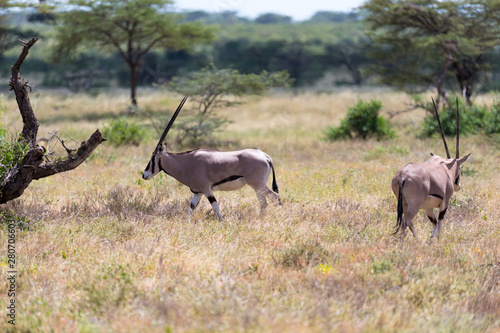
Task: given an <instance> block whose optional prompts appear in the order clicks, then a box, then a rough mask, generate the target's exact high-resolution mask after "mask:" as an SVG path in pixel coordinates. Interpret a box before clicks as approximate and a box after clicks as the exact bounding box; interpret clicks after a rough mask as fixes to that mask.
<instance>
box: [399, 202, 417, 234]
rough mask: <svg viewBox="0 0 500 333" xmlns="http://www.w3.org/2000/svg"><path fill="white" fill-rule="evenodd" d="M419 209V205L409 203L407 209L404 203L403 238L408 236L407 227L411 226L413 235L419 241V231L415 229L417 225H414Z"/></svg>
mask: <svg viewBox="0 0 500 333" xmlns="http://www.w3.org/2000/svg"><path fill="white" fill-rule="evenodd" d="M418 211H419V206H416V208H415V206H411V205H407V206H406V209H405V206H404V205H403V238H404V237H405V236H406V227H409V228H410V231H411V233H412V234H413V237H415V239H416V240H417V241H418V236H417V232H416V231H415V227H414V226H413V222H412V220H413V218H414V217H415V216H416V215H417V213H418Z"/></svg>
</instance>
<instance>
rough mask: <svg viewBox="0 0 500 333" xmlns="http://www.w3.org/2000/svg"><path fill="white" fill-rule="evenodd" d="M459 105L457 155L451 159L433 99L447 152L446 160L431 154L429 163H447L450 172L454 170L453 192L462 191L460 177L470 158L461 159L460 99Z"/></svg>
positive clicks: (467, 156)
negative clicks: (463, 165) (465, 163)
mask: <svg viewBox="0 0 500 333" xmlns="http://www.w3.org/2000/svg"><path fill="white" fill-rule="evenodd" d="M456 103H457V144H456V155H455V158H453V159H452V158H451V154H450V151H449V149H448V145H447V144H446V138H445V136H444V131H443V127H442V126H441V120H440V119H439V114H438V110H437V107H436V103H435V102H434V99H432V104H433V105H434V112H435V113H436V118H437V121H438V125H439V129H440V131H441V137H442V139H443V143H444V149H445V150H446V157H447V158H446V159H445V158H442V157H440V156H437V155H434V154H433V153H431V156H432V157H431V158H430V159H429V162H432V163H436V164H441V163H445V164H446V166H447V167H448V169H449V170H454V171H455V172H454V175H453V176H454V179H453V190H454V191H460V176H461V174H462V164H463V163H464V162H465V161H467V158H469V156H470V153H469V154H468V155H466V156H464V157H462V158H460V150H459V137H460V136H459V133H460V114H459V109H458V99H457V100H456Z"/></svg>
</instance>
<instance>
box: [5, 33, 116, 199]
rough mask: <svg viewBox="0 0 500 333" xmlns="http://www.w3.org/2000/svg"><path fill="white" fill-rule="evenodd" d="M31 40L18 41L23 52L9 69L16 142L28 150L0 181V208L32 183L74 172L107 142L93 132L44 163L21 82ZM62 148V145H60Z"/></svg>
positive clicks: (31, 44) (24, 89) (23, 83)
mask: <svg viewBox="0 0 500 333" xmlns="http://www.w3.org/2000/svg"><path fill="white" fill-rule="evenodd" d="M36 41H37V39H36V38H33V39H31V40H30V41H29V42H24V41H21V43H22V44H23V50H22V52H21V55H20V56H19V58H18V59H17V61H16V62H15V64H14V66H12V77H11V79H10V86H11V90H13V91H14V93H15V94H16V100H17V105H18V107H19V111H20V113H21V116H22V118H23V123H24V126H23V131H22V135H21V137H20V138H19V141H22V142H25V143H28V144H29V146H30V148H29V150H28V151H27V153H26V154H25V155H24V157H23V158H22V161H21V163H19V165H18V166H16V167H14V168H12V169H11V170H9V172H8V173H7V175H6V177H5V178H4V179H0V182H1V183H0V204H2V203H6V202H7V201H10V200H13V199H15V198H18V197H20V196H21V195H22V194H23V192H24V190H25V189H26V188H27V187H28V186H29V184H30V183H31V181H32V180H37V179H40V178H44V177H48V176H52V175H55V174H56V173H60V172H65V171H69V170H73V169H75V168H76V167H78V166H79V165H80V164H81V163H82V162H83V161H85V159H87V158H88V157H89V156H90V154H91V153H92V152H93V151H94V150H95V149H96V148H97V146H99V145H100V144H101V143H102V142H104V141H106V139H104V138H103V137H102V134H101V132H99V130H96V131H95V132H94V134H92V135H91V136H90V138H89V139H88V140H87V141H84V142H82V144H81V145H80V147H79V148H78V149H75V150H69V149H68V148H66V147H65V148H66V151H67V152H68V155H67V156H66V157H65V158H63V159H62V160H60V161H58V162H48V163H43V156H44V154H45V151H46V150H45V148H44V147H42V146H39V145H37V141H36V137H37V133H38V126H39V123H38V120H37V119H36V117H35V113H34V112H33V108H32V107H31V103H30V99H29V96H28V90H27V89H26V87H29V86H28V84H27V82H24V81H23V79H22V78H21V65H22V63H23V61H24V60H25V59H26V57H27V55H28V51H29V49H30V48H31V46H33V45H34V44H35V43H36ZM63 146H64V144H63Z"/></svg>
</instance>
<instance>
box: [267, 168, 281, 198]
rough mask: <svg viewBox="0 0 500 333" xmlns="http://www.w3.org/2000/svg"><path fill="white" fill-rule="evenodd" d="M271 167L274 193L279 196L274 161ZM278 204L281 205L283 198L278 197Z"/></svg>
mask: <svg viewBox="0 0 500 333" xmlns="http://www.w3.org/2000/svg"><path fill="white" fill-rule="evenodd" d="M269 166H270V167H271V171H272V172H273V185H272V188H273V191H274V192H275V193H276V194H279V190H278V183H277V182H276V174H275V173H274V164H273V162H272V161H269ZM278 202H279V204H280V205H281V198H279V197H278Z"/></svg>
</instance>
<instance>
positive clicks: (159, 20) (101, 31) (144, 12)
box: [54, 0, 213, 106]
mask: <svg viewBox="0 0 500 333" xmlns="http://www.w3.org/2000/svg"><path fill="white" fill-rule="evenodd" d="M171 3H172V2H171V1H170V0H122V1H115V0H69V1H68V5H69V7H68V8H71V9H70V10H67V11H64V12H60V13H59V14H58V21H57V22H58V26H57V39H58V44H57V46H56V48H55V52H54V55H55V56H56V58H58V59H61V58H62V57H66V56H67V54H71V53H74V52H75V51H78V50H81V49H82V48H84V47H98V48H101V49H103V50H107V51H110V50H111V51H117V52H118V53H119V54H120V55H121V57H122V59H123V60H124V61H125V63H126V64H127V66H128V67H129V70H130V99H131V103H132V105H133V106H137V97H136V89H137V84H138V77H139V71H140V69H141V66H142V61H141V59H142V57H143V56H144V55H145V54H146V53H148V52H149V51H150V50H152V49H154V48H173V49H189V48H191V47H192V46H193V45H195V44H197V43H202V42H206V41H209V40H211V39H212V38H213V34H212V31H211V29H210V28H208V27H204V26H202V25H201V24H199V23H196V22H187V23H180V22H179V20H180V18H181V17H180V16H179V15H174V14H171V13H168V12H167V8H166V7H167V5H169V4H171Z"/></svg>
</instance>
